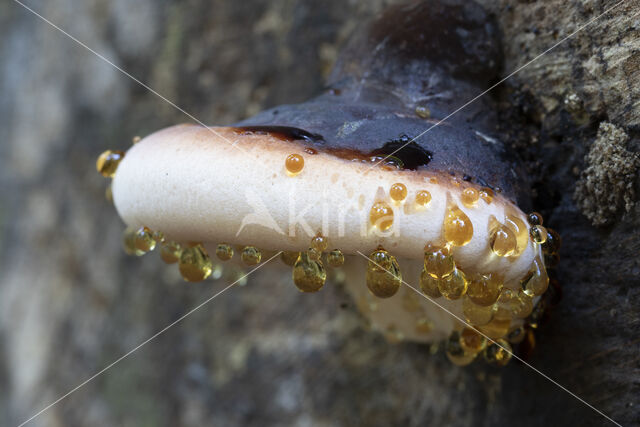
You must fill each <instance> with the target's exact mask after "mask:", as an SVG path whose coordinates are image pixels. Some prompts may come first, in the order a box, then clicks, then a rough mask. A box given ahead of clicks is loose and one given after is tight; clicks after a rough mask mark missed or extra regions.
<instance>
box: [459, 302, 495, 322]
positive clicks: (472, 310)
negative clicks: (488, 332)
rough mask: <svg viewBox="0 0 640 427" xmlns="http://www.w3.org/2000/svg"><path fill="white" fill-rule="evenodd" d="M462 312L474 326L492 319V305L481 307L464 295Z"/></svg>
mask: <svg viewBox="0 0 640 427" xmlns="http://www.w3.org/2000/svg"><path fill="white" fill-rule="evenodd" d="M462 313H463V314H464V318H465V319H466V320H467V322H469V323H471V324H472V325H474V326H482V325H486V324H487V323H489V322H491V319H493V313H494V308H493V305H490V306H486V307H483V306H481V305H478V304H476V303H474V302H473V301H472V300H471V299H470V298H469V296H468V295H467V296H465V297H464V299H463V300H462Z"/></svg>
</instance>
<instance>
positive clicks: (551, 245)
mask: <svg viewBox="0 0 640 427" xmlns="http://www.w3.org/2000/svg"><path fill="white" fill-rule="evenodd" d="M560 246H562V238H561V237H560V235H559V234H558V233H557V232H556V231H555V230H553V229H551V228H547V240H546V241H545V242H544V243H543V244H542V251H543V252H544V253H545V254H546V255H554V254H557V253H558V251H559V250H560Z"/></svg>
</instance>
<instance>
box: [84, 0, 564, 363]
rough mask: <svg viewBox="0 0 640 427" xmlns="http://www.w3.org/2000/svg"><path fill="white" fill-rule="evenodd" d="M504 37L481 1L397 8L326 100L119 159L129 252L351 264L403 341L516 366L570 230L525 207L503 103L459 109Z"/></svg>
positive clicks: (116, 176)
mask: <svg viewBox="0 0 640 427" xmlns="http://www.w3.org/2000/svg"><path fill="white" fill-rule="evenodd" d="M496 37H497V36H496V30H495V28H494V26H493V24H492V23H491V21H490V19H489V17H488V15H487V14H486V13H485V12H484V11H483V9H482V8H481V7H479V6H478V5H476V4H474V3H472V2H462V1H460V2H455V1H454V2H412V3H410V4H408V5H403V6H394V7H391V8H389V9H388V10H387V11H385V12H384V14H383V15H382V16H380V17H379V18H378V19H376V20H374V21H373V22H371V23H369V24H367V25H365V26H364V27H363V28H361V29H360V31H359V32H357V33H356V34H355V36H354V37H353V39H352V40H351V41H350V43H349V44H348V45H347V46H346V47H345V49H344V50H343V52H342V54H341V56H340V57H339V58H338V60H337V63H336V66H335V68H334V70H333V72H332V74H331V76H330V78H329V81H328V85H327V86H328V89H327V90H326V91H325V92H324V93H323V94H321V95H320V96H318V97H316V98H314V99H312V100H310V101H308V102H305V103H302V104H297V105H283V106H279V107H276V108H272V109H270V110H267V111H264V112H262V113H260V114H258V115H256V116H254V117H252V118H249V119H247V120H244V121H242V122H240V123H237V124H235V125H233V126H229V127H210V128H209V127H203V126H197V125H179V126H173V127H170V128H167V129H164V130H160V131H158V132H155V133H153V134H151V135H149V136H147V137H145V138H142V139H141V140H140V141H139V142H137V143H136V144H134V145H133V146H132V147H130V148H129V149H128V150H127V151H126V153H123V152H116V151H113V152H107V153H104V154H103V155H102V156H100V159H99V161H98V165H97V166H98V170H99V171H100V172H101V173H103V175H105V176H107V177H113V182H112V194H113V202H114V204H115V207H116V209H117V211H118V213H119V214H120V216H121V217H122V219H123V220H124V222H125V223H126V224H127V225H128V227H129V228H128V231H127V232H126V233H125V246H126V248H127V251H128V252H129V253H131V254H135V255H140V254H143V253H146V252H148V251H150V250H152V249H153V247H154V246H156V245H157V246H159V247H160V252H161V256H162V259H163V260H164V261H165V262H167V263H177V264H178V265H179V268H180V272H181V273H182V275H183V277H184V278H185V279H186V280H189V281H199V280H203V279H206V278H207V277H208V276H209V275H210V274H211V273H212V269H213V264H212V258H214V257H217V259H218V260H220V261H225V262H229V261H231V262H234V261H233V260H241V262H242V263H244V264H245V265H255V264H258V263H260V262H261V259H262V260H263V259H264V258H265V257H263V256H261V250H262V251H270V252H271V253H276V252H277V251H282V255H281V258H282V261H283V262H284V263H285V264H287V265H289V266H290V267H291V268H292V279H293V282H294V283H295V284H296V286H297V287H298V288H299V289H300V290H301V291H304V292H316V291H319V290H320V289H322V287H323V285H324V284H325V281H326V278H327V272H328V271H329V272H330V271H331V270H332V269H342V270H343V272H344V276H345V287H346V289H347V291H348V292H349V293H350V294H351V295H352V296H353V298H354V301H355V302H356V305H357V306H358V308H359V309H360V311H361V312H362V314H363V315H364V316H366V318H367V319H368V321H369V323H370V325H372V326H373V327H374V328H375V329H377V330H379V331H382V332H383V333H385V334H386V335H387V337H389V338H390V339H406V340H411V341H417V342H440V341H444V342H445V343H446V344H445V345H446V349H447V355H448V357H449V358H450V359H451V360H452V361H453V362H454V363H456V364H460V365H463V364H467V363H470V362H471V361H473V360H474V359H475V358H476V356H477V355H478V354H480V353H482V354H483V355H484V358H485V359H486V360H488V361H489V362H491V363H495V364H497V365H504V364H505V363H506V362H508V360H509V357H510V352H509V351H507V350H509V349H510V348H511V347H510V345H511V344H514V345H515V344H517V343H518V342H520V341H522V339H523V336H525V335H526V334H527V333H530V332H531V331H530V329H531V327H532V326H535V325H536V319H535V318H534V317H535V316H536V313H537V311H536V308H537V307H541V304H542V302H541V301H542V297H543V295H544V294H545V291H546V290H547V287H548V284H549V277H548V275H547V272H546V268H545V258H548V257H554V256H557V249H558V246H559V237H558V235H557V234H556V233H555V232H553V231H552V230H547V229H545V227H544V225H542V217H541V215H540V214H532V215H529V216H528V215H526V214H525V213H524V212H525V211H526V210H528V209H529V205H530V195H529V184H528V182H527V177H526V175H525V174H524V172H523V169H522V167H521V166H520V165H519V163H518V160H517V158H516V157H515V156H514V155H513V154H512V153H510V152H509V150H508V147H507V146H506V145H505V144H503V143H502V142H501V141H500V140H499V139H498V138H496V137H494V136H491V135H492V134H493V133H494V132H495V124H496V117H495V111H496V108H495V106H494V104H493V102H492V99H491V98H490V96H489V95H487V96H482V97H480V98H478V99H477V100H476V101H475V102H473V103H471V104H469V105H468V106H466V107H465V108H463V109H461V110H460V111H456V108H458V107H459V106H460V105H462V104H464V103H465V102H466V101H468V100H470V99H473V98H474V97H475V96H477V95H478V94H480V93H482V91H483V90H485V89H486V88H487V87H489V86H490V84H491V82H492V81H495V79H496V78H497V76H498V72H499V65H500V61H499V57H500V56H499V48H498V43H497V40H496ZM454 112H455V114H452V113H454ZM445 119H446V120H445ZM425 130H426V131H425ZM116 166H117V171H116V169H115V168H116ZM258 248H260V249H258ZM405 285H410V286H412V287H413V288H414V289H411V287H409V286H405ZM418 292H422V295H420V294H419V293H418ZM428 299H431V300H432V301H428ZM433 301H435V302H436V303H437V305H439V306H440V307H438V306H436V305H434V304H433ZM443 309H444V310H443ZM538 311H539V310H538ZM452 314H453V315H455V316H452ZM532 316H534V317H532ZM456 317H457V318H456ZM460 319H463V320H465V322H461V321H460ZM510 343H511V344H510Z"/></svg>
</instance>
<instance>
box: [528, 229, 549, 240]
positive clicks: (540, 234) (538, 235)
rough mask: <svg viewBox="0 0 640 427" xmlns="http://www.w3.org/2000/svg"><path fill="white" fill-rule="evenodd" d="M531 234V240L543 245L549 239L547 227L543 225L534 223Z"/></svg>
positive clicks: (530, 230)
mask: <svg viewBox="0 0 640 427" xmlns="http://www.w3.org/2000/svg"><path fill="white" fill-rule="evenodd" d="M529 236H531V240H533V241H534V242H535V243H537V244H539V245H541V244H543V243H544V242H546V241H547V229H546V228H544V227H543V226H541V225H534V226H533V227H531V228H530V229H529Z"/></svg>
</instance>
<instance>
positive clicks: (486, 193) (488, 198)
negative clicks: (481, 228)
mask: <svg viewBox="0 0 640 427" xmlns="http://www.w3.org/2000/svg"><path fill="white" fill-rule="evenodd" d="M478 194H479V195H480V198H481V199H482V200H484V201H485V202H486V203H487V204H488V205H489V204H491V202H492V201H493V190H492V189H490V188H482V189H481V190H480V191H479V192H478Z"/></svg>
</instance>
